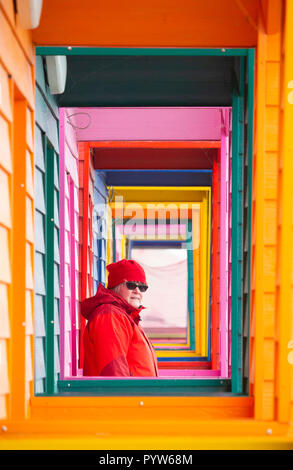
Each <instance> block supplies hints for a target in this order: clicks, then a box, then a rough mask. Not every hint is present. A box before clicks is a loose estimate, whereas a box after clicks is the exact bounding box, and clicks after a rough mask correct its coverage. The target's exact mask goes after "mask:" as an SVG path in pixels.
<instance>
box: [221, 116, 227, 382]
mask: <svg viewBox="0 0 293 470" xmlns="http://www.w3.org/2000/svg"><path fill="white" fill-rule="evenodd" d="M228 168H229V110H228V109H224V110H222V128H221V206H220V207H221V209H220V214H221V216H220V218H221V228H220V328H221V339H220V352H221V354H220V362H221V366H220V367H221V377H228V215H229V214H228V180H229V172H228Z"/></svg>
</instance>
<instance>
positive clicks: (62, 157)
mask: <svg viewBox="0 0 293 470" xmlns="http://www.w3.org/2000/svg"><path fill="white" fill-rule="evenodd" d="M64 116H65V109H64V108H60V109H59V138H60V142H59V214H60V226H59V240H60V379H61V380H62V379H64V362H65V128H64Z"/></svg>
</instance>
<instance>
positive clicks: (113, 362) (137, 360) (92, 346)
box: [81, 284, 158, 377]
mask: <svg viewBox="0 0 293 470" xmlns="http://www.w3.org/2000/svg"><path fill="white" fill-rule="evenodd" d="M142 308H144V307H140V308H139V309H136V308H134V307H132V306H131V305H130V304H129V303H128V302H126V300H124V299H123V298H122V297H121V296H120V295H118V294H116V293H115V292H113V291H111V290H109V289H106V288H105V287H104V286H103V285H102V284H100V285H99V287H98V290H97V293H96V295H95V296H93V297H90V298H89V299H86V300H84V301H83V302H82V304H81V314H82V315H83V316H84V318H86V319H87V320H88V322H87V325H86V328H85V331H84V336H83V341H84V365H83V375H84V376H98V375H99V376H101V375H102V376H119V377H156V376H158V363H157V358H156V355H155V351H154V348H153V346H152V345H151V343H150V341H149V340H148V338H147V336H146V335H145V333H144V331H143V329H142V328H141V327H140V326H139V324H138V323H139V321H140V316H139V312H140V311H141V310H142Z"/></svg>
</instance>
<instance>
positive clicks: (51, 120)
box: [34, 57, 60, 393]
mask: <svg viewBox="0 0 293 470" xmlns="http://www.w3.org/2000/svg"><path fill="white" fill-rule="evenodd" d="M49 146H51V148H52V151H51V152H50V153H49V151H48V150H49ZM51 157H52V158H54V162H53V163H52V162H51V163H52V164H51V165H49V163H50V162H49V159H50V158H51ZM49 166H50V168H53V171H54V180H53V181H54V187H53V188H52V190H53V191H54V194H53V196H52V197H53V200H54V267H53V269H54V273H53V279H54V281H53V282H54V286H53V287H52V292H53V294H52V295H53V296H54V298H53V301H52V302H53V305H54V320H53V321H54V333H53V335H54V339H53V342H54V345H53V349H54V369H55V370H54V373H55V374H56V375H57V374H58V373H59V371H60V359H59V336H60V311H59V310H60V307H59V299H60V276H59V265H60V252H59V138H58V107H57V105H56V100H55V97H54V96H53V95H51V94H50V92H49V89H48V85H47V84H46V80H45V73H44V67H43V62H42V59H41V57H37V59H36V116H35V180H36V184H35V237H36V240H35V297H34V300H35V391H36V393H44V392H45V391H46V389H47V374H48V367H47V366H46V361H47V360H48V357H47V348H48V346H47V340H46V318H47V316H48V312H46V295H48V293H47V282H48V279H47V277H46V256H48V255H49V256H50V254H49V253H48V246H47V243H48V240H46V223H47V222H48V221H47V219H48V217H49V216H48V213H47V210H48V208H47V204H46V186H47V177H48V168H49Z"/></svg>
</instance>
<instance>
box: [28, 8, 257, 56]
mask: <svg viewBox="0 0 293 470" xmlns="http://www.w3.org/2000/svg"><path fill="white" fill-rule="evenodd" d="M242 4H245V7H246V10H247V11H248V12H249V18H250V21H248V19H249V18H247V14H246V12H245V11H244V12H243V9H242V8H240V7H239V5H238V4H237V2H236V1H232V0H222V1H221V2H217V1H215V0H206V1H205V2H194V1H193V0H183V2H180V3H178V1H177V0H160V1H159V2H158V0H148V1H139V2H130V3H128V2H121V1H119V0H111V1H109V2H96V1H95V0H84V1H83V2H82V4H81V3H80V1H79V0H71V2H70V8H68V2H67V1H66V0H46V1H45V2H44V7H43V13H42V17H41V22H40V25H39V27H38V28H36V29H35V30H33V41H34V42H35V43H36V44H38V45H68V46H69V45H71V46H73V45H76V46H97V45H98V46H115V47H119V46H126V47H133V46H145V47H150V46H153V47H162V46H166V47H183V46H185V47H223V46H225V47H250V46H254V45H255V44H256V41H257V33H256V30H255V27H254V24H253V23H255V22H256V18H257V3H256V2H255V1H254V0H246V1H245V2H242ZM56 12H58V14H56ZM235 25H237V27H235Z"/></svg>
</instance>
